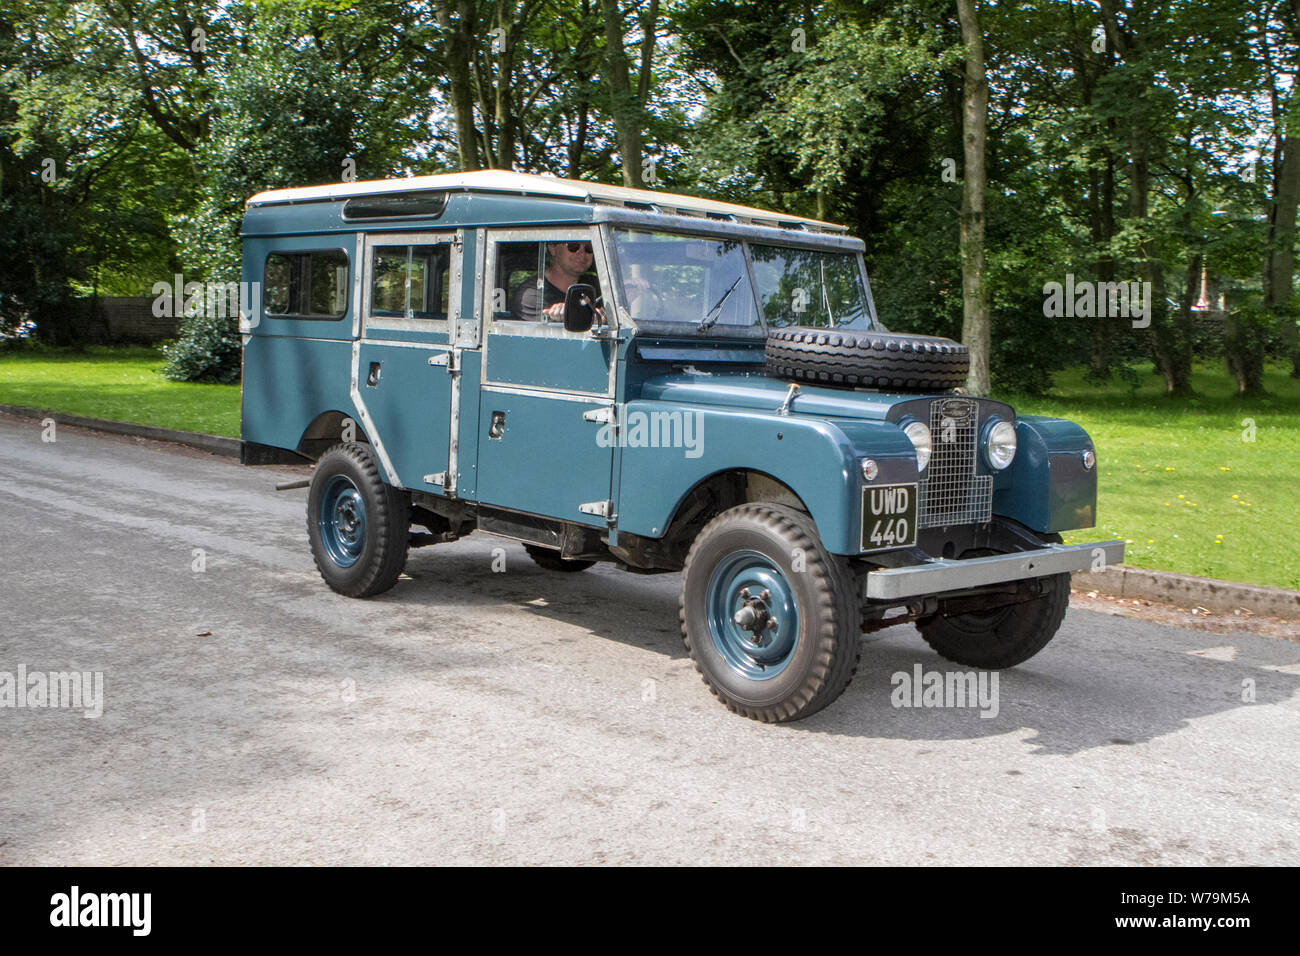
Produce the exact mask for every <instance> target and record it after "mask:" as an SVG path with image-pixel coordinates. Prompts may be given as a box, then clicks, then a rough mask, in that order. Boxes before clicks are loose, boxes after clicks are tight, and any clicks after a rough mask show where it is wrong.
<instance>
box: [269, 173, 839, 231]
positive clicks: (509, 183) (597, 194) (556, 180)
mask: <svg viewBox="0 0 1300 956" xmlns="http://www.w3.org/2000/svg"><path fill="white" fill-rule="evenodd" d="M439 189H456V190H461V189H477V190H484V191H487V192H504V193H520V194H522V193H527V194H529V195H533V196H556V197H558V198H561V199H575V200H579V201H583V202H599V203H610V204H614V205H620V206H621V205H624V204H626V203H652V204H654V205H655V206H658V207H659V208H660V209H662V210H663V211H664V212H667V213H675V212H681V213H684V214H687V215H691V214H694V215H704V214H707V213H713V214H715V215H726V216H734V217H736V218H737V219H740V220H750V221H755V222H759V223H776V222H798V223H803V224H805V225H807V226H809V227H810V228H814V229H819V230H827V231H830V232H845V231H847V230H846V229H845V227H843V226H838V225H836V224H834V223H830V222H822V221H821V220H818V219H808V218H806V217H804V216H787V215H785V214H784V213H779V212H773V211H772V210H770V209H757V208H755V207H753V206H739V205H736V204H735V203H729V202H719V201H717V200H714V199H701V198H699V197H697V196H683V195H680V194H678V193H668V192H656V191H655V190H652V189H629V188H627V187H625V186H607V185H605V184H604V183H592V182H587V181H586V180H584V179H561V178H560V177H558V176H534V175H530V174H528V173H514V172H509V171H508V170H501V169H487V170H481V171H479V172H473V173H440V174H438V175H436V176H409V177H407V178H405V179H376V180H371V181H369V182H354V183H335V184H332V185H328V186H304V187H302V188H298V189H271V190H268V191H266V192H260V193H258V194H257V195H256V196H254V197H253V198H252V199H250V200H248V203H249V205H254V204H261V203H284V202H305V201H310V200H313V199H321V200H329V199H349V198H352V197H354V196H371V195H374V194H376V193H397V192H401V193H405V192H413V191H418V190H439Z"/></svg>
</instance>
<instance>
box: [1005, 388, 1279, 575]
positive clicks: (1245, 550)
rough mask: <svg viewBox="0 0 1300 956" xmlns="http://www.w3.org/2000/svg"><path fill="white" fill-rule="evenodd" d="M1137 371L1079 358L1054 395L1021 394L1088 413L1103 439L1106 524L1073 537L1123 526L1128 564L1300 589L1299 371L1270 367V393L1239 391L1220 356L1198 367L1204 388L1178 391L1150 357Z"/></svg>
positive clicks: (1031, 409)
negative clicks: (1093, 373) (1105, 379)
mask: <svg viewBox="0 0 1300 956" xmlns="http://www.w3.org/2000/svg"><path fill="white" fill-rule="evenodd" d="M1138 373H1139V381H1140V383H1141V384H1140V386H1139V387H1138V388H1137V390H1136V391H1134V390H1132V389H1131V388H1130V387H1129V386H1128V385H1126V384H1124V383H1121V382H1115V383H1111V384H1107V385H1105V386H1103V387H1098V386H1094V385H1089V384H1087V383H1085V382H1084V381H1083V374H1082V370H1079V369H1072V370H1069V371H1066V372H1062V373H1060V374H1059V375H1058V376H1057V379H1056V380H1057V387H1056V388H1055V389H1053V391H1052V393H1051V395H1050V396H1049V397H1046V398H1041V397H1040V398H1027V397H1011V398H1010V400H1011V401H1012V402H1013V403H1014V404H1015V406H1016V410H1017V411H1018V412H1020V413H1022V414H1033V415H1052V416H1056V417H1059V418H1068V419H1072V420H1073V421H1076V422H1078V423H1079V424H1080V425H1082V426H1083V427H1084V428H1085V429H1087V430H1088V433H1089V434H1090V435H1091V436H1092V440H1093V442H1094V443H1095V444H1096V446H1097V458H1098V467H1099V471H1100V474H1099V479H1100V480H1099V488H1098V501H1097V514H1098V526H1097V527H1096V528H1095V529H1092V530H1089V531H1075V532H1071V533H1069V534H1067V535H1066V536H1065V538H1066V541H1067V542H1070V543H1080V542H1085V541H1091V540H1097V539H1099V538H1102V537H1112V536H1113V537H1116V538H1122V539H1124V540H1125V541H1126V542H1127V544H1126V547H1125V557H1124V561H1125V563H1126V564H1132V565H1136V566H1138V567H1143V568H1154V569H1158V570H1162V571H1178V572H1181V573H1184V574H1194V575H1198V576H1202V577H1211V578H1221V579H1223V580H1228V581H1242V582H1246V583H1250V584H1264V585H1273V586H1278V587H1285V588H1292V589H1300V501H1298V500H1297V499H1300V381H1297V380H1296V379H1293V378H1290V377H1289V376H1288V375H1287V370H1284V369H1282V368H1271V369H1269V371H1268V372H1267V374H1266V377H1265V388H1266V390H1267V391H1268V392H1269V395H1268V396H1267V397H1265V398H1258V399H1239V398H1237V397H1236V396H1235V394H1234V391H1235V389H1234V386H1233V383H1232V381H1231V379H1230V378H1229V377H1228V375H1227V373H1226V372H1225V371H1224V369H1223V365H1222V363H1218V364H1215V365H1207V366H1205V367H1198V368H1197V370H1196V371H1195V373H1194V375H1193V378H1192V384H1193V388H1194V389H1195V390H1196V392H1197V397H1195V398H1192V399H1168V398H1165V396H1164V394H1163V384H1162V381H1161V379H1160V378H1159V376H1157V375H1155V374H1153V373H1152V372H1151V367H1150V366H1149V365H1147V366H1145V367H1141V368H1139V369H1138ZM1245 419H1251V420H1253V422H1254V426H1255V429H1254V436H1253V437H1254V441H1248V440H1246V439H1247V438H1249V437H1251V436H1250V434H1249V432H1248V425H1249V423H1244V420H1245Z"/></svg>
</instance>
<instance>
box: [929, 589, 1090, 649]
mask: <svg viewBox="0 0 1300 956" xmlns="http://www.w3.org/2000/svg"><path fill="white" fill-rule="evenodd" d="M1042 580H1043V587H1044V593H1043V594H1042V595H1040V596H1039V597H1036V598H1034V599H1033V600H1032V601H1025V602H1024V603H1022V604H1012V605H1009V606H1007V607H1000V608H995V609H993V610H992V611H989V612H987V613H984V614H950V615H936V616H935V617H933V618H930V619H929V620H928V621H926V622H924V623H921V622H918V623H917V625H916V629H917V630H918V631H920V632H921V636H922V637H923V638H925V642H926V643H927V644H929V645H930V646H931V647H932V648H934V649H935V650H936V651H937V652H938V653H939V655H940V656H942V657H944V658H946V659H948V660H950V661H952V662H953V663H955V664H962V665H965V666H966V667H979V668H983V669H986V670H1001V669H1002V668H1004V667H1015V666H1016V665H1017V664H1021V663H1024V662H1025V661H1027V660H1029V658H1031V657H1033V656H1034V655H1035V654H1037V653H1038V652H1039V651H1041V650H1042V649H1043V648H1044V647H1046V646H1047V644H1048V642H1049V641H1051V639H1052V638H1053V637H1054V636H1056V632H1057V630H1058V629H1059V628H1060V626H1061V622H1062V621H1063V620H1064V619H1065V609H1066V608H1067V607H1068V606H1069V604H1070V575H1068V574H1053V575H1050V576H1048V577H1046V578H1043V579H1042Z"/></svg>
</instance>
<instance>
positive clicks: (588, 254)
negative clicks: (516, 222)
mask: <svg viewBox="0 0 1300 956" xmlns="http://www.w3.org/2000/svg"><path fill="white" fill-rule="evenodd" d="M492 258H493V261H494V262H495V263H496V265H495V267H494V274H493V278H492V308H491V317H492V319H493V320H495V321H498V322H500V321H513V322H561V321H563V317H562V316H561V315H560V314H559V311H558V310H559V309H560V307H561V306H562V305H563V303H564V295H565V293H566V292H567V291H568V288H569V286H571V285H573V284H575V283H580V282H581V283H586V284H588V285H591V286H593V287H594V288H595V289H596V290H597V291H598V292H599V291H600V280H599V278H598V277H597V274H596V262H595V253H594V251H593V248H592V244H591V240H590V239H589V238H576V239H557V240H551V241H548V240H545V239H543V240H530V241H520V240H498V241H496V242H495V243H493V250H492Z"/></svg>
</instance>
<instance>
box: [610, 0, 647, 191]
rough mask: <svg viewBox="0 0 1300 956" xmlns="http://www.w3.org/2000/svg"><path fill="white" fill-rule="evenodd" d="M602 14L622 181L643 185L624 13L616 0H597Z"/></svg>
mask: <svg viewBox="0 0 1300 956" xmlns="http://www.w3.org/2000/svg"><path fill="white" fill-rule="evenodd" d="M600 9H601V13H602V14H604V17H605V68H606V71H607V75H606V78H607V79H608V80H609V88H610V100H611V103H610V111H611V113H612V115H613V117H614V132H615V135H616V137H617V139H618V151H619V153H620V158H621V159H622V161H623V185H625V186H636V187H640V186H642V185H643V180H642V177H641V164H642V162H643V161H644V157H643V156H642V155H641V142H642V139H641V138H642V130H641V118H642V114H641V104H640V103H639V102H638V101H637V98H636V94H635V93H633V91H632V77H631V67H630V65H629V63H628V58H627V51H626V50H624V49H623V15H622V14H621V13H620V12H619V9H618V0H600Z"/></svg>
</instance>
